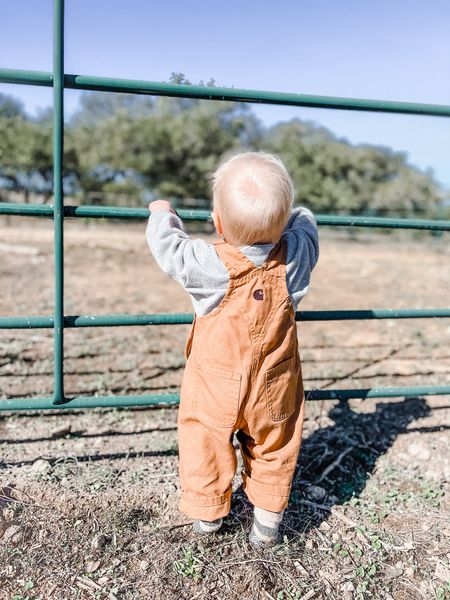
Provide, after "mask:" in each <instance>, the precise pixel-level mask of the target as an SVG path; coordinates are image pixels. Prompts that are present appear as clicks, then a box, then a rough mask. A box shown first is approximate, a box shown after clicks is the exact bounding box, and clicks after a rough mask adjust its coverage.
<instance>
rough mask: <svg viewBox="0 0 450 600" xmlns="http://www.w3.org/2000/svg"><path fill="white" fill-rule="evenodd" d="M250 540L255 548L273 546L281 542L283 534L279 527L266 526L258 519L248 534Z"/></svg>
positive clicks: (254, 521) (254, 520)
mask: <svg viewBox="0 0 450 600" xmlns="http://www.w3.org/2000/svg"><path fill="white" fill-rule="evenodd" d="M248 541H249V542H250V544H251V545H252V546H253V547H254V548H271V547H272V546H277V545H278V544H279V543H280V542H281V535H280V532H279V531H278V527H277V528H275V529H274V528H272V527H266V526H265V525H261V523H260V522H259V521H258V519H256V517H255V518H254V519H253V526H252V529H251V531H250V534H249V536H248Z"/></svg>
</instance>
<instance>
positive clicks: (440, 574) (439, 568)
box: [434, 562, 450, 583]
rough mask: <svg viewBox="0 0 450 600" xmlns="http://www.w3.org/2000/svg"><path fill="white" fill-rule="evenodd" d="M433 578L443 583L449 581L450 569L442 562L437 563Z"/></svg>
mask: <svg viewBox="0 0 450 600" xmlns="http://www.w3.org/2000/svg"><path fill="white" fill-rule="evenodd" d="M434 576H435V577H437V578H438V579H440V580H441V581H443V582H444V583H447V581H450V568H449V567H448V566H447V565H444V563H443V562H438V564H437V565H436V570H435V572H434Z"/></svg>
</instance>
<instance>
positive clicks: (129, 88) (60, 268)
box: [0, 0, 450, 411]
mask: <svg viewBox="0 0 450 600" xmlns="http://www.w3.org/2000/svg"><path fill="white" fill-rule="evenodd" d="M0 83H17V84H26V85H38V86H45V87H53V177H54V187H53V194H54V203H53V205H46V204H36V205H20V204H14V203H0V214H6V215H21V216H42V217H49V218H53V222H54V261H55V263H54V264H55V268H54V298H55V305H54V314H53V317H51V316H36V317H0V329H36V328H52V329H53V332H54V387H53V397H52V398H11V399H3V400H0V410H8V411H10V410H36V409H39V410H41V409H55V408H56V409H61V408H70V409H73V408H94V407H119V406H122V407H123V406H146V405H174V404H177V403H178V401H179V395H178V394H146V395H140V396H78V397H75V398H68V397H66V396H65V394H64V329H65V328H68V327H69V328H70V327H116V326H125V325H137V326H141V325H176V324H188V323H191V322H192V319H193V315H192V314H188V313H180V314H150V315H128V314H124V315H118V314H116V315H91V316H89V315H87V316H80V315H71V316H66V315H64V217H92V218H104V217H107V218H120V219H136V218H138V219H147V218H148V215H149V212H148V210H147V209H143V208H115V207H96V206H80V207H77V206H64V193H63V179H62V172H63V147H64V89H65V88H67V89H77V90H97V91H104V92H128V93H133V94H151V95H157V96H172V97H181V98H197V99H204V100H229V101H239V102H252V103H261V104H278V105H283V106H307V107H315V108H332V109H342V110H358V111H374V112H384V113H401V114H411V115H428V116H437V117H450V106H446V105H435V104H418V103H410V102H393V101H384V100H363V99H355V98H335V97H329V96H311V95H304V94H290V93H283V92H267V91H257V90H240V89H235V88H231V89H230V88H210V87H203V86H193V85H192V86H191V85H174V84H166V83H155V82H151V81H136V80H127V79H116V78H106V77H92V76H85V75H69V74H66V73H64V0H54V3H53V73H46V72H40V71H23V70H15V69H0ZM178 213H179V215H180V217H181V218H182V219H187V220H197V221H205V220H207V219H208V217H209V212H208V211H200V210H197V211H194V210H192V211H191V210H179V211H178ZM317 221H318V224H319V225H332V226H354V227H387V228H397V229H425V230H433V231H449V230H450V221H437V220H417V219H385V218H375V217H374V218H366V217H343V216H335V215H318V216H317ZM443 317H450V309H401V310H400V309H398V310H397V309H383V310H340V311H304V312H297V313H296V320H298V321H336V320H339V321H341V320H359V319H367V320H369V319H370V320H372V319H417V318H443ZM436 394H450V385H441V386H437V385H436V386H431V385H427V386H411V387H395V388H367V389H341V390H310V391H306V392H305V395H306V398H307V399H308V400H334V399H350V398H388V397H397V396H404V397H408V396H409V397H411V396H423V395H436Z"/></svg>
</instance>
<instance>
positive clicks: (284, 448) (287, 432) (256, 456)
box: [238, 390, 305, 513]
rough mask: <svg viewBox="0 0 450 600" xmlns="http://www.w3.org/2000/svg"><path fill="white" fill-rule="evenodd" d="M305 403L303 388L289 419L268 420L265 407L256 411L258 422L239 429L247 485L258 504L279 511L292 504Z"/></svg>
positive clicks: (246, 487)
mask: <svg viewBox="0 0 450 600" xmlns="http://www.w3.org/2000/svg"><path fill="white" fill-rule="evenodd" d="M304 404H305V403H304V399H303V390H301V395H300V394H299V397H298V401H297V403H296V408H295V411H294V413H293V414H292V415H290V416H289V417H288V418H286V419H285V420H283V421H281V422H279V423H273V422H270V421H268V418H267V417H266V413H265V412H264V411H263V408H264V409H265V407H262V408H261V411H259V412H258V413H255V414H258V416H257V418H256V419H255V422H254V423H252V422H250V423H248V424H247V428H246V430H244V431H239V434H238V439H239V442H240V444H241V452H242V456H243V461H244V472H243V487H244V490H245V492H246V494H247V496H248V498H249V500H250V502H252V504H254V505H255V506H256V507H258V508H261V509H264V510H266V511H271V512H277V513H278V512H281V511H283V510H284V509H285V508H286V506H287V504H288V500H289V494H290V491H291V484H292V478H293V476H294V472H295V468H296V465H297V459H298V453H299V450H300V445H301V439H302V431H303V419H304Z"/></svg>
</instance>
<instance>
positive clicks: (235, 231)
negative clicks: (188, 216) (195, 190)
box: [213, 152, 294, 246]
mask: <svg viewBox="0 0 450 600" xmlns="http://www.w3.org/2000/svg"><path fill="white" fill-rule="evenodd" d="M293 200H294V188H293V185H292V181H291V178H290V177H289V174H288V172H287V171H286V168H285V166H284V165H283V163H282V162H281V160H280V159H279V158H278V157H277V156H273V155H271V154H265V153H263V152H244V153H243V154H238V155H236V156H233V158H230V159H229V160H227V161H226V162H225V163H224V164H222V165H221V166H220V167H219V168H218V169H217V171H216V172H215V173H214V176H213V219H214V224H215V226H216V229H217V231H218V233H219V234H220V235H222V234H223V236H224V238H225V239H226V240H227V242H229V243H230V244H233V245H238V246H244V245H250V244H269V243H276V242H278V240H279V239H280V237H281V234H282V233H283V229H284V228H285V226H286V223H287V222H288V220H289V216H290V213H291V209H292V204H293Z"/></svg>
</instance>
